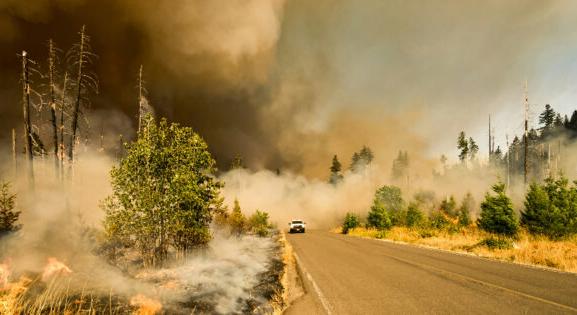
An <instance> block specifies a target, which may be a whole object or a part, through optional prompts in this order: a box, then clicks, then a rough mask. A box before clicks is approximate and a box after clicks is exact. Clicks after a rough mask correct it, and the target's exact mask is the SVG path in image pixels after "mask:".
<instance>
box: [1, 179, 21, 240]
mask: <svg viewBox="0 0 577 315" xmlns="http://www.w3.org/2000/svg"><path fill="white" fill-rule="evenodd" d="M15 205H16V195H15V194H13V193H11V192H10V184H8V183H5V182H0V238H1V237H2V236H4V235H7V234H9V233H11V232H14V231H17V230H19V229H20V227H21V226H20V225H18V224H17V222H18V218H19V217H20V211H16V210H15Z"/></svg>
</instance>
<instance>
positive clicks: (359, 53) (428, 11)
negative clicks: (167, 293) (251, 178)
mask: <svg viewBox="0 0 577 315" xmlns="http://www.w3.org/2000/svg"><path fill="white" fill-rule="evenodd" d="M574 6H575V5H574V4H573V3H572V2H571V1H521V0H513V1H506V2H503V1H485V2H483V3H479V2H478V1H443V2H427V1H421V2H415V1H411V2H407V1H400V0H390V1H376V0H374V1H373V0H368V1H341V0H320V1H304V0H291V1H286V2H285V1H283V0H274V1H271V0H251V1H241V0H233V1H230V0H217V1H185V0H174V1H160V0H154V1H136V0H121V1H113V0H101V1H96V0H55V1H42V0H35V1H17V0H2V2H0V43H1V49H0V67H1V69H2V77H1V78H0V102H1V104H0V121H1V124H2V125H1V126H2V127H1V130H0V132H1V133H2V135H1V136H0V137H2V136H3V137H5V136H6V135H7V134H8V131H9V128H12V127H15V126H19V121H20V119H21V118H20V116H21V114H20V107H19V104H18V102H19V83H18V70H19V69H18V60H17V57H16V54H17V53H18V52H19V51H21V50H22V49H26V50H29V51H30V52H31V53H32V56H33V57H34V58H35V59H37V60H39V61H43V59H45V57H44V56H45V50H46V49H45V43H46V40H47V39H48V38H51V37H52V38H54V40H55V41H56V42H57V43H58V44H59V46H60V47H61V48H67V47H69V46H70V45H71V44H72V43H73V42H74V40H75V38H76V33H77V30H78V29H79V28H80V26H81V25H82V24H86V25H87V29H88V32H89V33H90V35H92V39H93V46H94V50H95V51H96V52H97V53H98V55H99V56H100V58H99V60H98V61H97V62H96V65H95V69H94V70H95V72H96V73H97V74H98V76H99V77H100V82H101V93H100V94H99V95H98V96H96V97H94V98H93V102H92V103H93V104H92V108H93V109H94V110H95V111H99V110H111V109H116V110H119V111H121V112H122V113H124V115H126V116H128V117H130V118H131V119H132V121H133V122H134V120H135V115H136V89H135V84H136V82H135V81H136V73H137V71H138V67H139V65H140V64H144V66H145V79H146V81H147V88H148V90H149V98H150V102H151V104H152V105H153V106H155V109H156V111H157V113H158V114H159V115H161V116H166V117H168V118H169V119H171V120H174V121H178V122H181V123H183V124H187V125H191V126H192V127H194V128H195V129H196V130H197V131H199V132H200V133H201V134H202V135H203V136H204V137H205V138H206V140H207V141H208V142H209V144H210V147H211V150H212V151H213V152H214V153H215V155H216V157H217V159H218V160H219V163H220V165H221V168H226V166H227V164H228V162H229V161H230V159H231V158H232V157H233V156H234V155H236V154H241V155H242V156H243V157H244V158H245V160H246V161H247V163H248V164H249V166H251V167H252V168H261V167H267V168H271V169H276V168H281V169H285V168H292V169H293V170H295V171H303V172H304V173H305V174H308V175H313V176H324V175H323V174H325V173H326V165H323V163H324V161H326V163H327V164H328V161H330V158H331V156H332V154H334V153H338V154H341V155H345V157H348V156H350V154H351V153H352V152H354V151H355V150H357V149H358V148H359V147H361V146H362V145H363V144H370V145H371V146H373V147H374V148H375V151H377V152H378V153H379V154H380V158H381V159H382V160H383V161H385V160H387V159H388V161H387V163H390V157H392V156H394V155H395V153H396V151H397V150H399V149H409V150H411V151H414V154H419V155H420V154H423V155H426V154H429V155H431V154H434V155H437V154H438V153H440V151H445V152H446V151H449V150H452V148H453V142H454V138H455V135H456V134H457V133H458V131H460V130H461V129H465V130H466V131H467V132H468V133H471V134H473V135H474V136H475V137H476V138H478V139H479V140H480V141H482V139H484V137H485V134H484V132H485V131H484V130H485V121H486V117H487V116H488V114H489V113H494V114H496V115H497V116H498V114H499V113H500V112H502V113H505V114H506V115H509V116H506V117H505V118H499V117H497V118H496V119H495V120H496V122H497V123H501V125H504V124H505V123H507V122H509V120H510V117H512V116H514V115H517V111H516V108H519V109H520V94H521V84H522V82H523V81H524V80H525V79H528V80H529V81H530V82H538V84H535V85H533V86H537V87H538V88H540V90H536V89H535V90H532V93H533V94H532V95H534V96H535V98H533V99H539V98H538V97H539V94H540V96H541V99H542V98H543V95H547V94H546V92H543V91H546V90H547V88H549V87H550V86H551V85H553V83H555V82H558V81H556V80H552V79H551V77H550V75H549V76H548V80H549V81H545V79H542V78H541V77H540V73H539V71H540V70H542V69H543V68H544V67H545V66H546V65H547V64H549V62H550V59H551V58H553V57H555V56H557V57H559V55H562V54H563V53H566V52H570V51H571V49H572V48H571V47H573V46H571V45H566V46H562V45H561V43H567V42H572V41H573V42H574V39H576V37H577V35H576V34H575V32H574V31H571V30H573V29H575V28H576V25H575V24H576V22H574V19H573V17H572V16H571V15H570V14H569V12H571V8H573V7H574ZM558 68H562V67H560V66H559V67H558ZM561 75H563V74H561ZM566 76H567V75H566ZM562 105H563V104H562ZM97 116H98V115H97ZM100 116H102V115H100ZM514 118H517V117H516V116H514ZM122 121H124V120H122ZM509 125H512V124H509ZM440 126H441V127H442V128H441V127H440ZM94 128H97V127H94ZM117 129H118V128H117ZM514 131H515V130H512V131H511V130H509V132H514ZM502 133H504V132H502ZM401 134H404V135H403V136H399V135H401ZM498 141H499V140H498ZM481 149H482V150H483V149H484V146H481ZM448 153H449V155H451V154H452V152H451V151H449V152H448ZM345 160H346V159H345ZM346 163H347V161H345V164H346Z"/></svg>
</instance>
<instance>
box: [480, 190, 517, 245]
mask: <svg viewBox="0 0 577 315" xmlns="http://www.w3.org/2000/svg"><path fill="white" fill-rule="evenodd" d="M492 188H493V192H494V193H495V194H494V195H491V194H489V193H487V194H486V195H485V200H484V201H483V203H481V214H480V217H479V219H478V220H477V225H478V226H479V228H481V229H482V230H485V231H487V232H491V233H496V234H500V235H507V236H513V235H516V234H517V231H518V229H519V224H518V222H517V217H516V216H515V212H514V211H513V205H512V204H511V199H509V197H507V195H506V194H505V184H503V183H501V182H498V183H497V184H495V185H493V187H492Z"/></svg>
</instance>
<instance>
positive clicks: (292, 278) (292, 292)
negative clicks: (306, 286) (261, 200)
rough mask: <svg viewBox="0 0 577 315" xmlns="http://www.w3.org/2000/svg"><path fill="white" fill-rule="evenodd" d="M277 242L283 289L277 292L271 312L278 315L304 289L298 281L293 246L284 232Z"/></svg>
mask: <svg viewBox="0 0 577 315" xmlns="http://www.w3.org/2000/svg"><path fill="white" fill-rule="evenodd" d="M279 242H280V243H281V245H282V260H283V263H284V270H283V275H282V277H281V284H282V288H283V290H282V292H278V294H277V297H276V299H275V303H273V310H274V311H273V314H279V315H280V314H282V313H283V312H284V311H285V310H286V309H287V308H288V307H289V306H290V304H291V303H292V302H294V301H295V300H296V299H297V298H299V297H300V296H301V295H302V294H303V293H304V291H303V289H302V287H301V286H300V284H299V283H298V275H297V271H296V268H297V267H296V261H295V257H294V252H293V248H292V246H291V245H290V243H289V242H288V241H287V240H286V236H285V234H284V233H281V236H280V238H279Z"/></svg>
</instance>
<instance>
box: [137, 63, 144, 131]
mask: <svg viewBox="0 0 577 315" xmlns="http://www.w3.org/2000/svg"><path fill="white" fill-rule="evenodd" d="M142 84H143V83H142V65H140V70H139V71H138V132H141V131H142V119H143V118H144V117H142V116H143V114H144V113H143V110H144V109H143V108H142V107H143V105H144V104H143V103H142V102H143V99H142V98H143V97H144V95H143V91H142V89H143V88H142Z"/></svg>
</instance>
